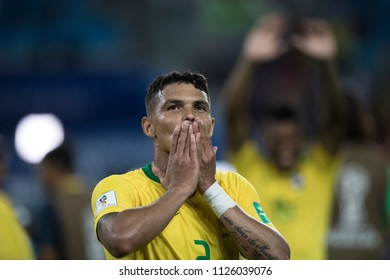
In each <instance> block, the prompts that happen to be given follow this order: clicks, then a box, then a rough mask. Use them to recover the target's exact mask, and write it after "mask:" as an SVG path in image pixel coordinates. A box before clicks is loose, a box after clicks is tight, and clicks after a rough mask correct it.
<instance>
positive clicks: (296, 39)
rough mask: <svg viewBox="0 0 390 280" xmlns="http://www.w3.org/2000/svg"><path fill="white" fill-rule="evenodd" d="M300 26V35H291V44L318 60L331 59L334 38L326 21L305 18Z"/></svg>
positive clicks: (334, 43)
mask: <svg viewBox="0 0 390 280" xmlns="http://www.w3.org/2000/svg"><path fill="white" fill-rule="evenodd" d="M302 28H303V32H302V35H298V34H294V35H292V36H291V44H292V45H293V46H294V47H295V48H297V49H298V50H300V51H301V52H303V53H305V54H306V55H308V56H310V57H312V58H314V59H319V60H331V59H333V58H334V57H335V56H336V53H337V46H336V39H335V36H334V34H333V32H332V30H331V28H330V26H329V24H328V22H326V21H325V20H322V19H306V20H304V21H303V23H302Z"/></svg>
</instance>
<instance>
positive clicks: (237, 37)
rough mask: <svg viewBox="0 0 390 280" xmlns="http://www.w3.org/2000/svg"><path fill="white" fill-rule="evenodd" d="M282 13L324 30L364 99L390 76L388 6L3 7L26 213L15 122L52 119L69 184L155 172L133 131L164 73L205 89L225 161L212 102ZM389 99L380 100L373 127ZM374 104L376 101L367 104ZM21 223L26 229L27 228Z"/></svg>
mask: <svg viewBox="0 0 390 280" xmlns="http://www.w3.org/2000/svg"><path fill="white" fill-rule="evenodd" d="M273 11H282V12H285V13H288V14H289V15H291V16H292V17H298V18H299V17H322V18H325V19H328V20H329V21H330V22H331V24H332V25H333V27H334V28H335V32H336V35H337V38H338V41H339V45H340V46H339V47H340V54H339V60H340V66H341V70H342V74H343V75H344V76H345V77H347V78H351V79H353V80H355V81H358V82H359V83H360V86H361V88H362V89H363V90H362V92H361V94H362V95H365V97H367V98H371V97H372V96H371V95H372V92H373V91H372V90H371V89H373V88H376V87H377V85H381V84H382V81H386V75H388V73H387V69H388V67H389V65H390V52H389V47H390V46H389V43H390V19H389V17H388V12H389V11H390V2H389V1H387V0H372V1H364V0H341V1H340V0H327V1H323V0H318V1H309V0H299V1H298V0H290V1H289V0H286V1H282V0H279V1H276V0H274V1H266V0H263V1H253V0H246V1H244V0H224V1H222V0H215V1H202V0H193V1H179V0H164V1H162V0H154V1H151V0H143V1H124V0H117V1H108V0H94V1H91V0H67V1H60V0H1V1H0V134H1V135H3V138H4V139H5V141H4V142H5V143H6V146H7V148H8V152H9V154H8V156H9V158H8V159H9V175H8V177H7V182H6V184H5V186H6V188H7V191H8V192H9V193H10V194H11V195H12V196H13V198H14V199H15V201H16V202H17V203H18V204H20V205H24V206H25V207H26V208H27V209H28V208H29V207H34V205H36V204H37V203H39V202H40V200H41V199H42V190H41V186H40V182H39V180H38V178H37V174H36V165H35V164H33V163H28V162H26V161H24V160H23V159H22V158H21V157H20V155H19V154H18V153H17V152H16V149H15V145H14V141H15V131H16V126H17V124H18V122H19V121H20V120H21V119H22V118H23V117H24V116H26V115H28V114H31V113H52V114H55V115H56V116H57V117H58V118H59V119H60V120H61V122H62V124H63V127H64V129H65V139H66V140H68V141H70V142H71V144H72V145H73V148H74V152H75V160H76V167H77V172H78V173H80V174H82V175H83V176H84V177H85V178H86V179H87V180H88V182H89V183H90V185H91V187H93V186H94V185H95V184H96V183H97V182H98V181H99V180H100V179H101V178H103V177H105V176H107V175H108V174H111V173H120V172H125V171H127V170H129V169H131V168H135V167H139V166H142V165H144V164H145V163H147V162H149V161H151V160H152V152H153V151H152V149H151V147H152V146H151V142H150V141H149V140H148V139H147V138H146V137H145V136H144V135H143V132H142V129H141V126H140V120H141V118H142V116H143V114H144V95H145V92H146V87H147V85H148V83H149V82H150V81H151V79H152V78H153V77H154V76H155V75H157V74H160V73H162V72H167V71H170V70H173V69H177V70H187V69H191V70H197V71H201V72H203V73H204V74H206V76H207V77H208V79H209V84H210V89H211V92H212V98H213V99H214V100H213V110H214V115H216V117H217V122H218V125H217V130H216V132H215V136H214V142H215V143H216V145H218V146H219V147H220V150H219V155H220V156H221V157H223V152H224V149H223V147H224V140H223V129H224V123H223V119H222V118H220V117H219V116H218V115H219V114H220V108H219V106H220V103H219V102H218V97H219V96H218V93H219V91H220V89H221V85H222V83H223V81H224V80H225V78H226V76H227V74H228V72H229V70H230V69H231V66H232V64H233V63H234V61H235V59H236V57H237V55H238V52H239V49H240V46H241V43H242V39H243V38H244V36H245V34H246V32H247V31H248V30H249V28H250V27H251V25H252V24H253V22H254V21H255V20H256V19H257V17H259V16H261V15H263V14H267V13H269V12H273ZM387 95H388V94H382V95H381V96H379V97H378V100H380V101H378V102H377V103H378V104H381V105H382V106H381V107H378V110H377V111H376V112H377V113H378V114H379V115H380V116H381V117H382V119H385V118H386V116H387V115H386V113H385V112H387V111H390V108H389V106H390V102H389V97H387ZM375 98H377V96H376V97H375ZM26 222H27V221H26Z"/></svg>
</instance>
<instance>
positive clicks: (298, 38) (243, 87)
mask: <svg viewBox="0 0 390 280" xmlns="http://www.w3.org/2000/svg"><path fill="white" fill-rule="evenodd" d="M288 29H289V26H288V22H287V20H286V19H285V18H284V17H283V16H282V15H278V14H275V15H270V16H266V17H264V18H261V19H260V20H259V22H258V23H256V25H254V27H253V28H252V29H251V30H250V32H249V33H248V35H247V37H246V39H245V40H244V43H243V46H242V50H241V53H240V56H239V58H238V59H237V63H236V65H235V67H233V69H232V71H231V73H230V75H229V77H228V79H227V81H226V83H225V85H224V89H223V98H224V101H225V104H224V109H225V114H226V119H227V120H226V121H227V123H228V126H227V142H228V153H227V154H228V160H229V161H230V162H231V163H232V164H233V165H234V166H235V167H236V169H237V171H238V172H239V173H240V174H242V175H243V176H244V177H245V178H246V179H248V180H249V181H250V182H251V183H252V184H253V186H254V187H255V188H256V190H257V191H258V193H259V194H261V198H262V202H263V204H262V206H263V210H264V211H265V212H266V213H267V215H268V217H269V218H270V220H271V221H272V222H273V224H274V225H275V227H276V228H277V229H278V230H279V231H280V233H281V234H282V235H283V236H284V237H285V238H286V239H287V241H288V242H289V244H290V247H291V259H304V260H307V259H314V260H317V259H325V258H326V257H327V256H326V237H327V230H328V227H329V219H330V215H331V207H332V202H333V201H332V200H333V185H334V179H335V176H336V174H337V168H338V150H339V144H340V143H339V141H340V134H341V132H340V131H341V129H340V118H341V117H340V115H341V113H340V110H339V107H340V106H339V103H338V99H339V96H340V89H339V88H340V84H339V81H338V78H337V75H336V74H337V71H335V67H334V62H335V57H336V53H337V48H336V42H335V38H334V36H333V34H332V30H331V28H330V26H329V25H328V24H327V22H324V21H323V20H317V19H307V20H305V21H303V23H302V25H301V26H300V28H299V30H300V33H292V34H291V33H290V34H289V32H288ZM292 51H293V52H294V53H293V54H300V55H302V56H301V57H302V58H305V60H307V61H310V62H311V63H312V65H313V66H316V68H314V67H313V68H314V69H315V70H319V71H318V72H319V73H320V74H321V79H320V82H322V84H321V86H322V87H321V91H320V94H321V95H320V96H321V99H322V102H321V106H320V109H322V110H319V111H318V114H317V116H318V117H319V119H320V122H321V123H320V125H319V133H318V135H316V136H318V137H315V138H314V139H313V138H312V137H311V135H309V134H308V133H306V131H305V129H304V128H305V126H304V125H305V123H304V122H303V120H302V111H301V110H300V109H299V107H298V109H297V106H296V104H295V103H294V102H292V101H291V100H294V99H293V97H294V94H297V91H294V89H295V88H294V86H293V85H295V83H294V82H295V80H293V79H291V76H292V75H293V74H294V73H295V72H296V71H297V70H298V69H297V68H299V67H294V68H292V69H291V71H289V74H288V78H289V79H288V81H289V82H291V83H289V84H288V87H286V86H285V88H284V90H283V92H277V93H278V94H279V96H278V97H279V98H280V100H279V99H277V98H276V97H275V96H274V95H273V96H271V97H269V98H270V99H269V100H267V99H266V98H265V96H266V94H265V93H264V92H263V91H261V84H259V83H258V80H259V78H260V79H261V77H262V76H261V75H259V76H257V75H256V74H258V73H259V72H258V71H259V70H262V69H263V68H265V67H266V66H265V65H266V63H270V62H272V61H275V60H277V59H279V61H280V60H282V59H283V58H282V56H283V55H284V54H286V55H288V54H291V52H292ZM287 52H289V53H287ZM285 57H286V56H284V58H285ZM260 73H261V72H260ZM274 76H275V75H268V74H267V76H266V79H267V81H265V84H267V85H269V84H270V83H271V81H272V79H276V78H275V77H274ZM278 77H280V76H278ZM294 77H295V76H294ZM297 77H299V76H297ZM273 85H274V84H273ZM282 86H284V84H281V82H280V81H279V83H278V84H277V85H276V84H275V88H276V89H278V88H279V89H280V87H282ZM275 88H272V89H275ZM298 90H299V92H298V93H300V94H302V92H300V90H301V88H299V89H298ZM271 92H272V90H271ZM272 98H275V100H276V101H275V100H271V99H272ZM253 100H255V101H257V102H254V101H253ZM294 101H296V100H294ZM251 106H253V108H255V109H256V110H255V111H254V112H253V114H252V115H251V114H250V113H249V111H250V109H251ZM311 106H312V104H311Z"/></svg>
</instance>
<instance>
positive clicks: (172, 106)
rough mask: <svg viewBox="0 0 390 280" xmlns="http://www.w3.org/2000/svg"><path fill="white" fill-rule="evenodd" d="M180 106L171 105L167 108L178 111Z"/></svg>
mask: <svg viewBox="0 0 390 280" xmlns="http://www.w3.org/2000/svg"><path fill="white" fill-rule="evenodd" d="M179 109H180V108H179V106H177V105H171V106H169V107H168V108H167V111H176V110H179Z"/></svg>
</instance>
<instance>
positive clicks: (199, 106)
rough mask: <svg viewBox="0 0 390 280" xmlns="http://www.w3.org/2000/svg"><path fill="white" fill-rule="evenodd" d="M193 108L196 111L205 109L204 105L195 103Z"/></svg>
mask: <svg viewBox="0 0 390 280" xmlns="http://www.w3.org/2000/svg"><path fill="white" fill-rule="evenodd" d="M195 110H197V111H207V108H206V106H204V105H196V106H195Z"/></svg>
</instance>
